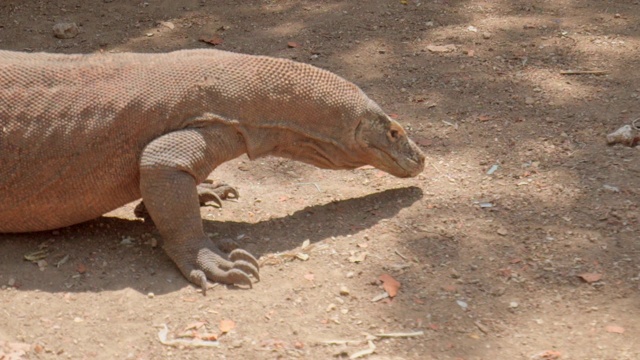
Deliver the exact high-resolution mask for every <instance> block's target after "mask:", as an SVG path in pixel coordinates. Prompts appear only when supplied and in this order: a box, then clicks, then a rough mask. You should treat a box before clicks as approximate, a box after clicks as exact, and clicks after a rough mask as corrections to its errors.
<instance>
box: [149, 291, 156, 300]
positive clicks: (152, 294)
mask: <svg viewBox="0 0 640 360" xmlns="http://www.w3.org/2000/svg"><path fill="white" fill-rule="evenodd" d="M147 297H148V298H149V299H153V298H154V297H156V294H154V293H152V292H150V293H148V294H147Z"/></svg>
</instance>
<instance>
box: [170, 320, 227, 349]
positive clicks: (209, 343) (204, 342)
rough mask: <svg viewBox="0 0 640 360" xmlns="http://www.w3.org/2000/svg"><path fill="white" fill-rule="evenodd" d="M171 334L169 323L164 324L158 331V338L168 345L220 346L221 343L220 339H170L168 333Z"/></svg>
mask: <svg viewBox="0 0 640 360" xmlns="http://www.w3.org/2000/svg"><path fill="white" fill-rule="evenodd" d="M168 334H169V328H168V327H167V324H164V328H163V329H160V331H158V340H160V343H161V344H162V345H167V346H175V347H179V346H184V347H220V343H219V342H218V341H210V340H202V339H193V340H185V339H172V340H168V339H167V335H168Z"/></svg>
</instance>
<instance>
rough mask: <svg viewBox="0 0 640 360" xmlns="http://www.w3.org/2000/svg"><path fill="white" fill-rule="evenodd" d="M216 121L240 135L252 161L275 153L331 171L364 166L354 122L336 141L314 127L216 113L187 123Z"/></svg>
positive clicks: (196, 124) (201, 123)
mask: <svg viewBox="0 0 640 360" xmlns="http://www.w3.org/2000/svg"><path fill="white" fill-rule="evenodd" d="M215 123H218V124H225V125H226V126H229V127H230V128H233V129H234V130H235V131H236V132H237V133H239V134H240V135H241V136H242V138H243V139H244V147H243V149H242V150H243V152H246V154H247V156H248V157H249V158H250V159H251V160H254V159H257V158H261V157H265V156H276V157H283V158H288V159H292V160H296V161H301V162H304V163H307V164H310V165H314V166H317V167H319V168H322V169H332V170H340V169H355V168H357V167H360V166H364V165H367V163H366V162H364V161H362V160H360V159H363V158H365V156H364V154H363V153H362V150H361V149H360V147H359V146H358V144H357V143H356V140H355V137H354V136H355V132H356V127H357V124H354V126H353V129H351V128H349V127H346V128H345V129H344V130H343V131H342V132H341V134H340V137H339V138H338V139H336V140H334V139H330V138H328V137H327V136H323V135H322V134H318V133H314V132H313V130H306V129H305V130H303V129H301V128H298V127H297V126H296V124H283V123H272V124H269V123H265V124H261V125H259V126H248V125H246V124H242V123H240V122H239V121H236V120H229V119H224V118H221V117H220V116H218V115H215V114H206V115H204V116H201V117H199V118H198V119H197V120H196V121H195V122H192V123H191V124H190V125H191V126H194V125H195V126H199V125H213V124H215ZM236 156H237V155H236ZM236 156H234V157H236Z"/></svg>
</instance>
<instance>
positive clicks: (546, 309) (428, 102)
mask: <svg viewBox="0 0 640 360" xmlns="http://www.w3.org/2000/svg"><path fill="white" fill-rule="evenodd" d="M238 3H240V2H236V1H206V0H199V1H196V0H184V1H169V0H148V1H123V0H100V1H99V0H94V1H81V0H60V1H15V0H8V1H6V0H5V1H2V2H0V49H8V50H19V51H47V52H61V53H77V52H82V53H89V52H97V51H105V52H124V51H139V52H164V51H171V50H177V49H186V48H210V47H212V46H213V45H211V44H208V43H205V42H202V41H200V40H199V39H200V38H202V37H204V38H205V39H213V40H214V41H213V42H214V43H219V44H217V45H216V46H215V47H216V48H219V49H224V50H231V51H237V52H244V53H250V54H263V55H270V56H277V57H284V58H290V59H295V60H298V61H302V62H307V63H311V64H314V65H316V66H319V67H322V68H325V69H328V70H331V71H333V72H336V73H338V74H339V75H341V76H343V77H345V78H347V79H349V80H351V81H353V82H355V83H356V84H358V85H359V86H361V87H362V88H363V90H364V91H365V92H367V93H368V94H369V95H370V97H372V98H373V99H375V100H376V101H377V102H378V103H379V104H380V105H381V106H382V107H383V108H384V109H385V110H386V111H387V112H388V113H390V114H392V116H394V117H396V118H397V119H398V121H399V122H400V123H402V124H403V126H405V127H406V128H407V129H408V131H409V133H410V134H411V136H412V137H413V138H414V139H415V140H416V141H417V142H418V143H419V145H420V146H421V147H422V148H423V149H424V151H425V152H426V153H427V161H428V163H427V167H426V169H425V171H424V173H423V174H421V175H419V176H418V177H416V178H412V179H396V178H394V177H392V176H390V175H387V174H384V173H382V172H380V171H378V170H375V169H370V168H362V169H357V170H354V171H323V170H318V169H316V168H313V167H311V166H307V165H304V164H300V163H295V162H291V161H287V160H282V159H277V158H265V159H259V160H257V161H253V162H251V161H249V160H248V159H247V158H240V159H237V160H235V161H231V162H228V163H226V164H224V165H223V166H222V167H220V168H219V169H217V170H216V171H215V172H214V173H213V174H212V175H211V177H212V178H216V179H222V180H224V181H226V182H228V183H230V184H233V185H234V186H236V187H237V189H238V190H239V191H240V193H241V197H240V199H239V200H238V201H237V202H235V201H226V202H225V203H224V206H223V208H222V209H217V208H214V207H203V208H202V215H203V219H204V220H205V221H204V222H205V228H206V231H207V232H208V233H210V234H211V236H212V237H214V238H221V239H226V238H229V239H234V240H236V241H237V242H238V243H239V244H240V245H241V246H242V247H244V248H245V249H247V250H249V251H251V252H252V253H253V254H255V255H256V256H257V257H260V261H261V263H262V269H261V276H262V280H261V281H260V282H257V283H255V284H254V287H253V289H250V290H248V289H239V288H234V287H225V286H216V287H214V288H211V289H209V292H208V294H207V296H206V297H205V296H202V294H201V293H200V292H199V291H198V290H197V289H196V288H195V287H193V286H191V285H190V284H189V283H188V282H187V281H186V280H185V279H184V278H183V277H182V275H181V274H180V273H179V272H178V270H177V268H176V267H175V266H174V265H173V263H172V262H171V261H170V260H169V258H168V257H167V256H166V255H165V254H164V253H163V251H162V250H161V249H160V247H154V246H153V245H155V241H156V240H159V236H158V234H157V231H156V230H155V228H154V227H153V226H152V225H149V224H145V223H144V222H143V221H141V220H138V219H136V218H135V217H134V216H133V213H132V209H133V206H134V205H135V204H129V205H127V206H125V207H123V208H120V209H118V210H116V211H113V212H112V213H109V214H107V215H105V216H104V217H102V218H99V219H96V220H94V221H91V222H88V223H84V224H80V225H77V226H72V227H69V228H64V229H60V230H56V231H53V232H51V231H50V232H43V233H34V234H20V235H1V236H0V285H1V286H2V287H1V290H0V359H2V360H5V359H14V358H25V359H28V358H30V359H53V358H69V359H95V358H99V359H164V358H168V359H211V358H217V359H239V358H245V359H289V358H301V359H330V358H348V357H349V356H356V355H358V352H359V351H361V350H365V349H368V348H369V347H370V346H372V345H373V346H375V352H374V353H373V354H370V355H363V358H368V359H396V360H400V359H464V360H472V359H616V360H622V359H640V342H638V341H636V340H637V339H638V338H639V336H640V323H639V321H638V320H639V319H640V301H639V300H640V258H639V257H638V255H639V253H640V242H639V241H638V230H639V226H640V209H639V208H638V206H639V203H640V193H639V191H640V189H639V188H638V185H639V182H640V181H639V180H638V174H639V172H640V163H639V161H638V156H639V154H638V149H636V148H631V147H625V146H622V145H616V146H612V147H609V146H607V145H606V140H605V137H606V134H608V133H610V132H612V131H614V130H616V129H617V128H619V127H621V126H623V125H627V124H631V123H632V122H633V120H635V119H636V118H640V100H639V98H640V71H639V70H638V69H640V4H639V2H638V1H632V0H626V1H622V0H619V1H612V0H605V1H603V0H581V1H577V0H555V1H546V0H538V1H523V0H493V1H491V0H487V1H462V0H460V1H454V0H450V1H448V0H432V1H424V0H423V1H420V0H407V1H399V0H370V1H275V0H274V1H254V0H250V1H243V2H241V3H243V5H237V4H238ZM59 22H75V23H76V24H77V25H78V26H79V34H78V35H77V36H75V37H73V38H70V39H58V38H55V37H54V36H53V33H52V27H53V25H55V24H56V23H59ZM220 42H221V43H220ZM585 70H588V71H601V72H602V73H596V74H590V73H579V74H574V75H568V74H563V73H562V72H564V71H585ZM492 171H493V173H492V174H488V173H490V172H492ZM306 240H308V243H305V241H306ZM38 250H45V254H44V255H43V256H45V257H44V258H42V259H39V261H38V259H37V258H36V259H34V260H35V261H34V262H31V261H26V260H25V258H24V257H25V255H30V254H32V253H34V252H35V251H38ZM384 274H386V275H388V276H391V277H392V278H394V279H396V280H397V281H398V282H399V283H400V284H401V286H400V288H399V290H398V293H397V295H396V296H395V297H394V298H393V299H388V298H387V299H376V298H377V297H379V295H381V294H384V293H385V290H384V289H383V288H382V286H381V285H380V281H379V278H380V276H381V275H384ZM374 299H375V300H378V301H372V300H374ZM229 321H231V322H233V325H234V326H229V325H228V324H230V322H229ZM164 325H166V326H167V327H168V330H169V332H168V335H167V337H168V339H175V338H176V337H178V336H180V335H185V336H187V337H184V338H182V339H183V340H184V341H192V340H193V336H196V335H197V336H199V337H200V338H204V339H209V340H211V339H212V338H213V337H212V336H211V334H214V335H220V336H219V340H218V345H219V346H218V347H206V348H201V347H200V348H194V347H191V346H189V345H181V346H177V347H172V346H167V345H163V344H161V342H160V341H159V338H158V333H159V331H161V330H162V329H163V326H164ZM221 327H223V328H224V327H227V329H224V330H228V331H226V333H224V334H222V335H221V333H222V332H223V331H222V329H221ZM231 327H232V329H228V328H231ZM390 333H391V334H398V333H402V334H403V335H405V336H402V337H381V336H375V335H380V334H390ZM207 334H209V335H207ZM406 335H413V336H406ZM188 336H191V337H188ZM347 340H348V341H347ZM330 341H334V342H335V343H330ZM368 341H370V343H369V342H368ZM3 354H4V355H3ZM21 354H22V355H21Z"/></svg>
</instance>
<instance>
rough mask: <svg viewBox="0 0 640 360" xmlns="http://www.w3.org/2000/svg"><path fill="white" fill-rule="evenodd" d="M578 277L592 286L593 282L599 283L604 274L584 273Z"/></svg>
mask: <svg viewBox="0 0 640 360" xmlns="http://www.w3.org/2000/svg"><path fill="white" fill-rule="evenodd" d="M578 276H579V277H580V278H582V280H584V281H586V282H588V283H589V284H591V283H592V282H596V281H599V280H600V279H602V274H597V273H584V274H580V275H578Z"/></svg>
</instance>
